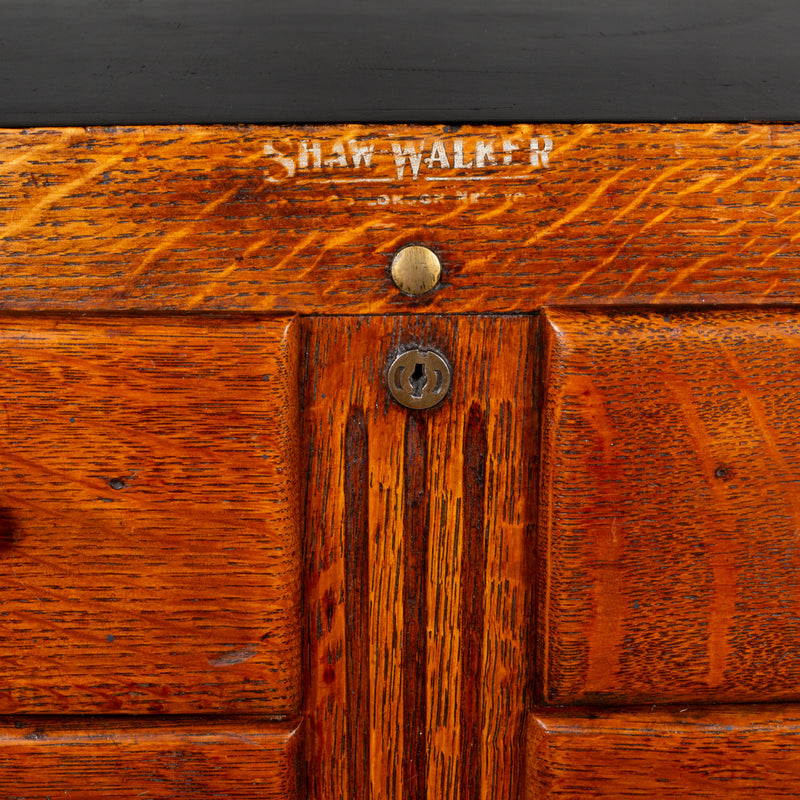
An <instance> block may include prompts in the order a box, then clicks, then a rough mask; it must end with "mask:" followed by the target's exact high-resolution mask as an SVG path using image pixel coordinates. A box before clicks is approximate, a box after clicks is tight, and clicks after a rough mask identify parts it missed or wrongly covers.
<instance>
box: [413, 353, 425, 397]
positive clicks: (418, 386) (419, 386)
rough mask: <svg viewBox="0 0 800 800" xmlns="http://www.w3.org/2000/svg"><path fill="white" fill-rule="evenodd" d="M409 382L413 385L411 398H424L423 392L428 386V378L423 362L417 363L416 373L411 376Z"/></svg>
mask: <svg viewBox="0 0 800 800" xmlns="http://www.w3.org/2000/svg"><path fill="white" fill-rule="evenodd" d="M409 382H410V383H411V396H412V397H422V392H423V390H424V389H425V387H426V386H427V384H428V376H427V375H426V374H425V365H424V364H423V363H422V362H420V361H417V365H416V367H414V371H413V372H412V373H411V375H410V376H409Z"/></svg>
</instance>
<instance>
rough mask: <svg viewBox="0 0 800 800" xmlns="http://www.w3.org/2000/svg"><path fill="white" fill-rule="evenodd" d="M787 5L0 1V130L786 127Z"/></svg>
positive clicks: (793, 68)
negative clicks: (319, 125)
mask: <svg viewBox="0 0 800 800" xmlns="http://www.w3.org/2000/svg"><path fill="white" fill-rule="evenodd" d="M799 34H800V5H798V3H797V0H602V1H601V0H549V2H543V1H542V0H439V2H437V0H427V1H426V0H394V1H393V2H389V0H331V1H330V2H328V3H327V4H325V5H323V3H322V2H321V0H286V1H285V2H282V3H278V2H275V1H274V0H0V64H1V65H2V66H1V67H0V125H3V126H8V127H17V126H29V125H96V124H103V125H116V124H133V123H181V122H184V123H247V122H269V123H280V122H285V123H306V122H309V123H313V122H471V121H483V122H526V121H530V122H537V121H550V122H558V121H615V122H616V121H619V122H622V121H656V122H663V121H671V120H679V121H753V120H765V121H766V120H769V121H800V44H799V43H800V35H799Z"/></svg>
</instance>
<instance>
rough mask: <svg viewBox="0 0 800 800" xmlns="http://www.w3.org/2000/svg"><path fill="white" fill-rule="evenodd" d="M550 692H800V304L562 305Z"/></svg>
mask: <svg viewBox="0 0 800 800" xmlns="http://www.w3.org/2000/svg"><path fill="white" fill-rule="evenodd" d="M545 339H546V345H545V347H546V359H547V365H546V369H547V378H546V380H547V394H546V402H545V409H544V420H543V426H544V427H543V458H542V495H541V506H540V507H541V518H540V537H539V547H540V551H539V562H538V564H539V567H538V569H539V576H538V587H539V588H538V597H539V600H538V603H539V614H538V619H539V623H538V624H539V647H540V652H539V662H538V663H539V667H538V682H539V700H540V701H541V702H544V703H555V704H567V703H578V702H580V703H594V702H597V703H612V702H617V703H637V702H647V701H651V700H652V701H667V702H669V701H671V700H674V701H676V702H682V701H685V700H693V699H704V700H714V701H746V700H770V699H796V698H798V697H800V647H798V644H799V643H800V491H799V489H800V317H798V316H796V315H792V314H789V313H783V312H779V311H777V312H767V311H726V312H713V313H712V312H709V313H700V312H697V313H689V312H685V313H678V312H674V311H664V312H663V313H657V312H652V313H641V314H639V313H601V312H586V313H584V312H580V311H551V312H548V313H547V315H546V320H545Z"/></svg>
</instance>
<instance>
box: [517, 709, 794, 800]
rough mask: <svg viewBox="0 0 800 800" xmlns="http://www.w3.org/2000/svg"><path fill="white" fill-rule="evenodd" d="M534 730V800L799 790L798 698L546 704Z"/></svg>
mask: <svg viewBox="0 0 800 800" xmlns="http://www.w3.org/2000/svg"><path fill="white" fill-rule="evenodd" d="M527 735H528V736H527V755H528V760H527V766H528V770H527V775H526V781H527V785H526V791H525V792H524V793H523V796H524V797H525V798H527V800H592V799H593V798H608V800H612V798H613V800H625V798H633V797H639V798H642V797H651V798H658V800H683V799H684V798H687V797H688V798H698V800H700V798H702V800H717V799H718V800H728V798H759V800H767V798H777V797H797V795H798V786H799V785H800V708H798V707H797V706H796V705H757V706H748V705H741V706H717V707H713V706H712V707H707V708H686V707H682V706H676V707H672V708H663V709H653V710H649V709H647V710H637V709H623V710H614V711H606V710H596V711H586V710H581V709H548V710H539V711H534V712H533V714H532V716H531V718H530V719H529V721H528V724H527Z"/></svg>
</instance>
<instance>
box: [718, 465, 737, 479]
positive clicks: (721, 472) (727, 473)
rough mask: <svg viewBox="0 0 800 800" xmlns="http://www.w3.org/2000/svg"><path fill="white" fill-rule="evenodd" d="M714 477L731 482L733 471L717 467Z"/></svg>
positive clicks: (728, 468)
mask: <svg viewBox="0 0 800 800" xmlns="http://www.w3.org/2000/svg"><path fill="white" fill-rule="evenodd" d="M714 477H715V478H719V480H721V481H727V480H730V479H731V478H732V477H733V470H732V469H731V468H730V467H717V468H716V469H715V470H714Z"/></svg>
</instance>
